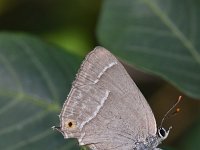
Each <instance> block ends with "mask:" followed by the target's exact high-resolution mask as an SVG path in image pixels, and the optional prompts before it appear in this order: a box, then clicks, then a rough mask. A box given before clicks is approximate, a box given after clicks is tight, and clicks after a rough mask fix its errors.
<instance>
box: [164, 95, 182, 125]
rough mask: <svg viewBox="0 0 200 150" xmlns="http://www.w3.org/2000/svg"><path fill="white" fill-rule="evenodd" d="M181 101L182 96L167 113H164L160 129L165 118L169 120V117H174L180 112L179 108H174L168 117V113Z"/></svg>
mask: <svg viewBox="0 0 200 150" xmlns="http://www.w3.org/2000/svg"><path fill="white" fill-rule="evenodd" d="M181 99H182V96H179V97H178V100H177V101H176V103H175V104H174V105H173V106H172V107H171V108H170V109H169V110H168V111H167V113H166V114H165V115H164V117H163V118H162V121H161V123H160V127H162V125H163V122H164V121H165V120H166V119H167V118H169V117H171V116H174V115H176V114H177V113H178V112H180V108H176V110H175V111H174V112H173V113H172V114H171V115H170V116H169V114H170V112H171V111H172V110H173V109H174V108H175V107H176V106H177V105H178V104H179V103H180V101H181Z"/></svg>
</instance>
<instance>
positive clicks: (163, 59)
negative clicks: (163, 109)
mask: <svg viewBox="0 0 200 150" xmlns="http://www.w3.org/2000/svg"><path fill="white" fill-rule="evenodd" d="M199 14H200V3H199V1H198V0H185V1H179V0H166V1H163V0H117V1H116V0H105V1H104V5H103V8H102V12H101V16H100V20H99V24H98V25H99V26H98V38H99V41H100V42H101V43H102V45H104V46H105V47H107V48H108V49H109V50H111V51H113V53H115V54H116V55H118V56H119V57H121V58H122V59H123V60H124V61H126V62H127V63H129V64H131V65H134V66H137V67H139V68H141V69H144V70H146V71H149V72H151V73H154V74H157V75H159V76H161V77H162V78H164V79H166V80H168V81H170V82H171V83H172V84H173V85H175V86H176V87H178V88H179V89H180V90H182V91H183V92H185V93H186V94H188V95H190V96H192V97H194V98H200V44H199V43H200V42H199V40H200V30H198V27H199V23H200V17H198V16H199Z"/></svg>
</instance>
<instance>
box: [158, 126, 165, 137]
mask: <svg viewBox="0 0 200 150" xmlns="http://www.w3.org/2000/svg"><path fill="white" fill-rule="evenodd" d="M158 134H159V136H160V137H165V136H166V130H165V129H164V128H160V129H159V130H158Z"/></svg>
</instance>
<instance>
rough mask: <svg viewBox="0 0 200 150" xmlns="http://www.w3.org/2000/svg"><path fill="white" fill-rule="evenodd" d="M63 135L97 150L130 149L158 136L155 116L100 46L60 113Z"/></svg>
mask: <svg viewBox="0 0 200 150" xmlns="http://www.w3.org/2000/svg"><path fill="white" fill-rule="evenodd" d="M60 120H61V131H62V132H63V135H64V136H65V137H66V138H68V137H75V138H78V139H79V142H80V143H81V144H91V146H90V147H91V148H92V149H95V150H105V149H115V150H129V149H130V150H131V149H133V148H134V147H135V144H134V143H135V142H136V141H137V140H138V141H144V139H146V137H147V136H149V135H155V134H156V122H155V118H154V115H153V113H152V111H151V109H150V107H149V105H148V103H147V102H146V100H145V98H144V97H143V95H142V94H141V92H140V91H139V89H138V88H137V86H136V85H135V83H134V82H133V81H132V79H131V78H130V76H129V75H128V73H127V72H126V70H125V69H124V67H123V66H122V65H121V63H120V62H119V61H118V60H117V59H116V58H115V57H114V56H113V55H112V54H111V53H110V52H109V51H107V50H106V49H104V48H102V47H97V48H95V50H93V51H92V52H91V53H89V54H88V56H87V57H86V59H85V61H84V62H83V64H82V66H81V68H80V70H79V72H78V74H77V77H76V80H75V81H74V83H73V87H72V89H71V92H70V94H69V96H68V98H67V100H66V102H65V104H64V106H63V109H62V111H61V114H60Z"/></svg>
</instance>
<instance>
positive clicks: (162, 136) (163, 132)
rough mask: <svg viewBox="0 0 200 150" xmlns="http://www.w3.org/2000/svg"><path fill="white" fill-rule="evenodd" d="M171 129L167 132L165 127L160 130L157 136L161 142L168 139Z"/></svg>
mask: <svg viewBox="0 0 200 150" xmlns="http://www.w3.org/2000/svg"><path fill="white" fill-rule="evenodd" d="M171 129H172V127H170V128H169V129H168V130H165V128H163V127H159V128H158V131H157V134H158V137H159V138H160V140H161V141H163V140H165V139H166V138H167V137H168V135H169V132H170V130H171Z"/></svg>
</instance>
